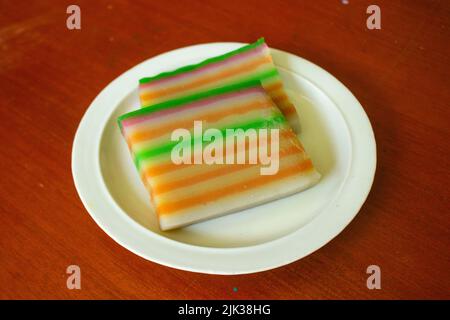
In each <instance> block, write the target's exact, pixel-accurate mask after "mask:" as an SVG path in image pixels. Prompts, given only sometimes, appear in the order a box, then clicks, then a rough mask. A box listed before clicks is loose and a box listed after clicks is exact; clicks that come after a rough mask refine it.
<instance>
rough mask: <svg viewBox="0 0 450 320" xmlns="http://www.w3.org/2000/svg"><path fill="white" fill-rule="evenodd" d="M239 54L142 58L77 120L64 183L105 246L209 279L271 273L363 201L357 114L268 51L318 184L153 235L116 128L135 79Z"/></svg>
mask: <svg viewBox="0 0 450 320" xmlns="http://www.w3.org/2000/svg"><path fill="white" fill-rule="evenodd" d="M242 45H244V44H243V43H211V44H202V45H195V46H191V47H186V48H181V49H177V50H174V51H170V52H167V53H164V54H162V55H159V56H157V57H154V58H151V59H149V60H147V61H145V62H143V63H141V64H139V65H137V66H135V67H134V68H132V69H130V70H128V71H127V72H125V73H124V74H122V75H121V76H120V77H118V78H117V79H115V80H114V81H113V82H111V83H110V84H109V85H108V86H107V87H106V88H105V89H103V91H102V92H100V94H99V95H98V96H97V97H96V98H95V100H94V101H93V102H92V104H91V105H90V106H89V108H88V110H87V111H86V114H85V115H84V117H83V119H82V120H81V123H80V125H79V127H78V130H77V133H76V135H75V140H74V143H73V150H72V174H73V178H74V181H75V186H76V188H77V190H78V193H79V195H80V198H81V200H82V202H83V204H84V206H85V207H86V209H87V211H88V212H89V213H90V215H91V216H92V218H93V219H94V220H95V222H96V223H97V224H98V225H99V226H100V227H101V228H102V229H103V230H104V231H105V232H106V233H107V234H108V235H109V236H111V238H113V239H114V240H115V241H117V242H118V243H119V244H120V245H122V246H123V247H125V248H127V249H128V250H130V251H132V252H134V253H135V254H137V255H139V256H141V257H143V258H145V259H148V260H151V261H154V262H157V263H160V264H163V265H166V266H170V267H174V268H178V269H183V270H189V271H196V272H203V273H213V274H243V273H251V272H258V271H263V270H268V269H271V268H275V267H279V266H282V265H285V264H288V263H290V262H293V261H295V260H298V259H300V258H302V257H304V256H306V255H308V254H310V253H312V252H314V251H315V250H317V249H319V248H320V247H322V246H323V245H325V244H326V243H327V242H328V241H330V240H331V239H333V238H334V237H335V236H336V235H337V234H339V233H340V232H341V231H342V230H343V229H344V228H345V227H346V226H347V225H348V223H350V221H351V220H352V219H353V218H354V216H355V215H356V214H357V213H358V211H359V209H360V208H361V206H362V204H363V203H364V201H365V199H366V197H367V194H368V193H369V190H370V188H371V185H372V182H373V178H374V174H375V167H376V147H375V139H374V135H373V131H372V128H371V125H370V122H369V120H368V118H367V116H366V114H365V112H364V110H363V108H362V106H361V105H360V104H359V102H358V101H357V100H356V98H355V97H354V96H353V95H352V93H351V92H350V91H349V90H348V89H347V88H346V87H345V86H344V85H343V84H342V83H340V82H339V81H338V80H337V79H336V78H334V77H333V76H332V75H330V74H329V73H328V72H326V71H325V70H323V69H321V68H320V67H318V66H316V65H314V64H313V63H311V62H309V61H307V60H305V59H302V58H300V57H297V56H295V55H292V54H290V53H287V52H283V51H280V50H275V49H271V51H272V55H273V58H274V61H275V64H276V65H277V67H278V69H279V71H280V73H281V77H282V78H283V80H284V84H285V87H286V89H287V92H288V94H289V95H290V97H291V98H292V100H293V102H294V104H296V106H297V108H298V112H299V114H300V122H301V127H302V132H301V134H300V135H299V136H300V139H301V141H302V142H303V144H304V146H305V149H306V151H307V152H308V153H309V155H310V156H311V158H312V160H313V162H314V164H315V166H316V168H317V170H318V171H319V172H320V173H321V174H322V179H321V180H320V182H319V183H318V184H317V185H316V186H314V187H312V188H310V189H308V190H306V191H304V192H301V193H298V194H296V195H293V196H290V197H287V198H284V199H281V200H277V201H273V202H270V203H268V204H265V205H260V206H257V207H254V208H251V209H248V210H244V211H240V212H238V213H234V214H230V215H227V216H224V217H221V218H217V219H212V220H209V221H206V222H202V223H198V224H195V225H192V226H189V227H185V228H182V229H178V230H174V231H168V232H163V231H161V230H159V228H158V224H157V221H156V216H155V214H154V213H153V212H152V210H151V208H150V201H149V197H148V195H147V193H146V190H145V188H144V186H143V184H142V183H141V181H140V180H139V176H138V174H137V172H136V169H135V167H134V165H133V162H132V160H131V156H130V155H129V152H128V148H127V145H126V143H125V141H124V139H123V138H122V137H121V135H120V131H119V128H118V126H117V121H116V119H117V117H118V116H119V115H121V114H123V113H126V112H128V111H130V110H133V109H137V108H139V99H138V92H137V86H138V80H139V79H140V78H142V77H145V76H150V75H154V74H157V73H160V72H162V71H167V70H171V69H174V68H178V67H180V66H183V65H186V64H192V63H196V62H199V61H201V60H204V59H206V58H209V57H211V56H215V55H219V54H222V53H224V52H228V51H231V50H234V49H236V48H238V47H240V46H242Z"/></svg>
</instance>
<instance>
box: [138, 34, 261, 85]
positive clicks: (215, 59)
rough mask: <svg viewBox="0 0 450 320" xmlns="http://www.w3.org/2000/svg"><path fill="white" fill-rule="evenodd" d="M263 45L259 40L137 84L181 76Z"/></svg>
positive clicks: (145, 79) (141, 80)
mask: <svg viewBox="0 0 450 320" xmlns="http://www.w3.org/2000/svg"><path fill="white" fill-rule="evenodd" d="M263 43H265V40H264V38H259V39H258V41H256V42H254V43H251V44H248V45H246V46H243V47H241V48H239V49H236V50H233V51H230V52H227V53H225V54H222V55H220V56H216V57H212V58H209V59H206V60H204V61H202V62H200V63H197V64H191V65H187V66H184V67H181V68H178V69H175V70H173V71H167V72H162V73H160V74H158V75H156V76H153V77H146V78H142V79H140V80H139V83H140V84H144V83H148V82H151V81H155V80H159V79H162V78H167V77H171V76H175V75H178V74H181V73H185V72H189V71H193V70H195V69H198V68H201V67H203V66H205V65H208V64H211V63H215V62H220V61H223V60H226V59H228V58H229V57H232V56H235V55H237V54H239V53H242V52H245V51H248V50H251V49H253V48H256V47H258V46H260V45H262V44H263Z"/></svg>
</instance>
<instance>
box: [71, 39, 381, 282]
mask: <svg viewBox="0 0 450 320" xmlns="http://www.w3.org/2000/svg"><path fill="white" fill-rule="evenodd" d="M242 45H245V43H240V42H213V43H205V44H197V45H192V46H187V47H183V48H178V49H175V50H171V51H168V52H165V53H161V54H159V55H157V56H154V57H151V58H149V59H147V60H145V61H143V62H141V63H139V64H137V65H136V66H134V67H132V68H131V69H129V70H127V71H125V72H124V73H122V74H121V75H120V76H118V77H117V78H115V79H114V80H113V81H112V82H111V83H109V84H108V85H107V86H106V87H105V88H103V90H102V91H101V92H100V93H99V94H98V95H97V96H96V97H95V98H94V100H93V101H92V102H91V104H90V105H89V107H88V109H87V110H86V112H85V113H84V115H83V117H82V119H81V121H80V123H79V125H78V128H77V131H76V134H75V137H74V141H73V145H72V157H71V160H72V162H71V169H72V176H73V179H74V184H75V187H76V189H77V193H78V195H79V197H80V199H81V201H82V203H83V205H84V207H85V208H86V210H87V211H88V213H89V215H90V216H91V217H92V219H93V220H94V221H95V222H96V223H97V225H99V226H100V228H101V229H102V230H103V231H104V232H105V233H106V234H107V235H108V236H110V237H111V238H112V239H113V240H114V241H116V242H117V243H119V244H120V245H121V246H123V247H124V248H126V249H127V250H129V251H131V252H133V253H135V254H136V255H138V256H140V257H142V258H144V259H146V260H150V261H153V262H156V263H159V264H162V265H165V266H168V267H172V268H176V269H181V270H186V271H192V272H201V273H208V274H247V273H254V272H261V271H265V270H269V269H273V268H277V267H281V266H283V265H286V264H289V263H291V262H294V261H296V260H299V259H301V258H303V257H305V256H307V255H309V254H311V253H312V252H314V251H316V250H318V249H320V248H321V247H322V246H324V245H326V244H327V243H328V242H329V241H331V240H332V239H334V238H335V237H336V236H337V235H338V234H339V233H341V232H342V231H343V230H344V229H345V228H346V227H347V225H348V224H349V223H350V222H351V221H352V220H353V219H354V217H355V216H356V215H357V214H358V212H359V210H360V209H361V207H362V205H363V204H364V202H365V201H366V199H367V196H368V194H369V192H370V189H371V186H372V184H373V180H374V176H375V171H376V162H377V159H376V153H377V152H376V141H375V136H374V133H373V129H372V126H371V124H370V120H369V118H368V117H367V114H366V113H365V111H364V109H363V107H362V106H361V104H360V103H359V101H358V100H357V99H356V97H355V96H354V95H353V93H352V92H351V91H350V90H349V89H348V88H347V87H346V86H345V85H344V84H343V83H341V82H340V81H339V80H338V79H336V78H335V77H334V76H333V75H331V74H330V73H329V72H327V71H326V70H324V69H322V68H321V67H319V66H317V65H316V64H314V63H312V62H310V61H308V60H306V59H304V58H301V57H299V56H297V55H294V54H292V53H289V52H286V51H282V50H278V49H274V48H271V52H272V54H273V55H274V56H280V55H284V56H286V57H288V58H289V59H293V61H296V64H300V65H303V67H305V68H304V70H307V71H303V70H302V73H301V74H298V75H300V76H302V77H304V78H305V79H307V80H308V81H310V82H311V83H312V84H314V85H315V86H316V87H318V88H319V89H320V90H321V91H322V92H323V93H324V94H326V95H327V97H328V98H329V99H330V100H331V101H333V102H334V104H335V105H336V106H337V107H338V108H339V103H338V102H336V101H335V99H336V97H334V99H333V97H331V96H330V94H329V90H324V88H323V87H322V86H324V85H325V86H326V83H329V82H331V83H332V84H333V85H334V87H335V88H337V89H336V90H337V91H341V93H345V98H347V99H349V100H351V101H352V102H353V103H352V105H353V109H354V110H350V111H348V112H351V111H353V115H350V116H352V118H354V117H356V118H359V120H360V122H359V129H360V130H364V131H366V133H367V134H368V136H367V135H366V138H367V137H368V138H369V139H368V141H365V147H366V149H369V151H371V152H369V153H370V154H371V155H372V156H371V157H370V156H369V157H368V159H367V160H368V161H367V160H366V161H365V162H366V170H365V171H366V173H367V174H366V177H365V178H366V179H365V180H363V181H360V182H359V183H360V184H361V183H363V184H364V188H359V189H358V191H359V198H358V199H357V201H355V198H353V197H352V199H351V200H352V201H350V203H353V208H352V209H351V210H347V211H348V212H352V213H351V214H348V213H347V214H345V215H343V216H344V217H345V219H343V216H341V217H340V218H341V219H340V221H339V225H337V226H334V227H333V228H331V230H330V226H328V229H327V230H326V231H327V232H326V235H327V236H324V234H325V233H323V234H322V235H321V236H317V234H316V236H315V242H314V244H313V245H309V247H308V248H307V249H306V248H305V247H303V248H302V250H299V251H295V250H291V252H292V251H295V254H292V253H291V254H286V253H283V252H282V250H281V252H280V250H277V249H276V248H279V247H285V245H288V244H289V243H291V241H299V240H302V238H304V237H305V235H308V230H309V229H311V228H312V226H313V225H314V224H317V221H318V218H319V217H320V216H323V215H322V214H318V215H317V216H315V217H314V218H313V219H312V220H311V221H309V222H308V223H307V224H306V225H305V226H303V227H302V228H300V229H298V230H296V231H294V232H292V233H290V234H287V235H285V236H282V237H280V238H277V239H274V240H271V241H268V242H264V243H261V244H256V245H250V246H245V247H235V248H217V247H214V248H213V247H203V246H195V245H193V244H188V243H183V242H180V241H176V240H173V239H169V238H166V237H164V236H162V235H159V234H156V233H154V232H152V231H151V230H148V229H147V228H145V227H144V226H142V225H140V224H139V223H138V222H136V221H135V220H134V219H132V218H131V217H130V216H128V215H127V214H126V213H125V212H123V210H122V208H120V206H119V205H118V204H117V203H116V202H115V201H114V199H113V198H112V195H111V194H110V193H109V191H108V190H107V187H106V186H105V184H104V183H103V182H101V183H100V190H97V191H101V193H102V195H103V196H106V198H107V199H108V204H109V205H110V206H111V207H112V208H114V210H116V211H119V212H120V213H121V216H120V218H121V219H119V220H122V221H121V222H126V223H128V224H129V226H130V227H131V228H133V230H134V232H135V233H132V234H126V233H125V234H124V232H123V231H124V230H123V229H121V228H123V225H120V224H119V222H120V221H119V220H117V218H119V217H116V220H115V221H107V220H108V219H105V217H104V215H102V213H101V210H105V209H106V208H104V205H105V203H104V204H103V205H102V204H98V203H96V204H95V205H94V204H93V203H92V202H91V201H90V200H91V198H90V195H89V191H88V190H91V189H92V188H91V187H92V186H91V187H89V181H87V180H89V179H87V177H86V175H83V173H82V171H80V170H81V168H82V167H83V165H85V164H86V162H85V161H87V159H86V157H88V156H89V154H86V150H87V149H89V150H95V149H96V150H97V152H94V154H95V155H96V157H97V161H95V160H94V162H95V164H93V163H91V165H93V168H94V169H95V173H94V174H95V177H96V180H95V181H97V182H98V181H100V180H102V175H101V168H100V160H99V158H100V157H99V154H98V152H100V148H99V147H100V142H101V136H102V133H103V130H104V126H105V125H106V123H107V122H108V121H109V119H110V117H111V114H108V115H107V116H106V117H103V118H104V119H103V120H102V119H98V120H102V121H103V123H102V125H101V126H98V125H97V126H98V127H100V128H101V130H98V132H97V135H98V136H97V137H94V139H92V137H87V136H86V132H85V131H84V130H86V129H85V128H86V127H87V126H88V125H89V124H91V122H92V121H95V120H96V118H97V117H98V115H97V114H98V112H99V111H100V110H101V109H102V105H103V102H105V101H108V100H121V99H122V98H123V95H120V94H118V93H117V92H115V91H114V89H115V87H117V86H119V87H120V86H127V87H130V86H133V85H134V86H136V78H137V77H136V75H137V74H139V70H140V69H141V68H142V66H144V64H150V63H152V62H153V63H154V64H156V63H158V61H159V60H168V59H170V58H171V57H172V56H177V55H179V54H180V53H183V54H186V53H187V52H190V51H192V52H195V51H198V50H200V51H203V50H205V49H206V50H207V49H208V48H209V49H211V48H212V47H218V46H219V47H220V46H223V47H224V48H227V49H228V50H233V48H232V47H238V46H242ZM216 49H217V48H216ZM275 60H276V59H275ZM281 67H284V68H285V67H286V66H281ZM288 70H289V71H291V72H294V73H296V72H295V71H293V70H291V69H288ZM304 72H305V73H308V72H313V73H315V74H316V76H317V75H320V76H321V77H322V78H323V79H322V80H324V82H323V83H322V82H321V83H317V81H314V80H313V79H311V77H308V76H307V75H305V73H304ZM313 78H314V77H313ZM130 80H132V81H130ZM325 80H326V81H325ZM111 92H112V94H111ZM114 92H115V93H114ZM127 92H128V91H127ZM103 100H105V101H103ZM109 103H112V102H109ZM112 104H113V103H112ZM355 107H356V109H355ZM95 111H97V114H96V113H95ZM339 111H340V113H341V115H342V116H343V117H344V120H345V122H346V125H347V127H348V129H349V131H350V133H351V127H350V123H349V121H348V119H347V118H346V117H345V116H346V115H347V116H349V114H348V113H347V112H343V110H342V109H341V108H340V110H339ZM352 121H354V120H352ZM361 136H363V135H361ZM353 138H354V137H353V135H352V134H351V135H350V139H351V146H352V148H351V154H352V156H351V158H350V159H351V161H352V164H351V165H350V167H349V170H351V169H352V167H353V164H354V161H353V160H354V159H353V156H354V144H355V142H354V139H353ZM358 140H359V139H358ZM360 153H361V152H360ZM367 169H368V170H367ZM347 174H349V172H347ZM89 177H90V178H92V175H89ZM348 178H349V177H348V175H347V176H346V178H345V181H344V183H343V185H342V186H341V188H342V189H344V188H345V186H346V185H347V184H348V183H347V180H348ZM355 178H356V177H353V179H355ZM356 179H357V178H356ZM361 189H362V190H361ZM342 193H343V190H340V192H339V194H338V198H339V197H342ZM333 202H334V201H330V202H329V203H328V204H327V206H326V207H325V208H324V209H323V210H322V212H324V211H328V210H330V209H329V206H331V205H332V204H333ZM341 210H342V209H341ZM127 237H129V239H127ZM149 237H150V240H153V241H155V242H154V243H153V246H152V243H151V242H142V240H143V239H147V240H148V238H149ZM294 239H296V240H294ZM310 240H311V239H310ZM318 240H320V241H318ZM142 244H145V245H146V246H147V248H150V247H151V249H152V250H150V252H151V254H149V250H143V248H142V247H140V245H142ZM156 245H163V246H167V247H166V248H169V249H170V252H168V253H167V252H161V250H159V251H158V249H160V248H158V247H157V246H156ZM291 245H292V243H291ZM297 249H298V248H297ZM274 250H275V252H280V253H279V254H278V256H277V258H276V259H274V257H273V256H271V259H259V260H257V261H255V260H254V258H253V260H251V259H249V257H248V255H252V256H254V255H255V254H256V256H258V255H259V257H261V256H263V255H266V254H267V253H272V254H273V252H274ZM145 251H146V252H145ZM186 253H187V255H188V256H190V257H192V256H193V255H194V256H195V257H194V258H193V259H186V257H184V258H183V257H178V259H177V258H176V254H181V255H183V254H186ZM174 254H175V257H174V256H173V255H174ZM211 255H214V258H216V259H218V261H220V262H221V263H223V264H222V265H218V263H217V262H215V261H216V260H215V259H212V257H211ZM196 258H197V260H196ZM226 259H231V260H233V261H235V262H236V260H237V261H241V265H240V266H237V265H236V263H234V264H230V263H228V264H227V263H226V262H227V261H226ZM239 259H240V260H239ZM186 260H187V261H186ZM212 260H214V263H212V262H211V261H212ZM269 260H270V262H269ZM198 261H200V263H199V262H198Z"/></svg>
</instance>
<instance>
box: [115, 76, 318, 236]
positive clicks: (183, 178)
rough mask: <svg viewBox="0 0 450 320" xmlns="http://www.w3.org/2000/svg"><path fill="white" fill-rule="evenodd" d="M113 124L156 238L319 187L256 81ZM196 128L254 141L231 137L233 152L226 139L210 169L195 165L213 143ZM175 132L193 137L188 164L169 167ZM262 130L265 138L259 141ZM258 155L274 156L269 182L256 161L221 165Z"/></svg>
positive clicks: (143, 111)
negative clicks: (152, 216) (154, 222)
mask: <svg viewBox="0 0 450 320" xmlns="http://www.w3.org/2000/svg"><path fill="white" fill-rule="evenodd" d="M118 122H119V126H120V128H121V132H122V134H123V136H124V137H125V139H126V141H127V143H128V146H129V148H130V151H131V154H132V157H133V160H134V162H135V165H136V167H137V169H138V171H139V173H140V176H141V178H142V180H143V182H144V184H145V186H146V187H147V190H148V192H149V194H150V198H151V204H152V207H153V209H154V211H155V212H156V213H157V216H158V220H159V224H160V227H161V229H162V230H169V229H174V228H178V227H182V226H185V225H189V224H192V223H195V222H198V221H202V220H205V219H209V218H213V217H217V216H220V215H224V214H227V213H231V212H235V211H238V210H241V209H245V208H249V207H253V206H256V205H259V204H262V203H265V202H268V201H272V200H275V199H278V198H281V197H284V196H287V195H290V194H293V193H296V192H299V191H302V190H304V189H306V188H308V187H310V186H312V185H314V184H315V183H316V182H317V181H318V180H319V179H320V174H319V173H318V172H317V171H316V170H315V168H314V166H313V164H312V162H311V159H310V158H309V157H308V155H307V154H306V152H305V150H304V148H303V146H302V144H301V143H300V141H299V140H298V138H297V136H296V134H295V133H294V132H293V130H292V129H291V128H290V126H289V124H288V123H287V121H286V119H285V117H284V116H283V115H282V114H281V113H280V110H279V109H278V108H277V107H276V105H275V104H274V102H273V100H272V99H271V97H270V96H269V95H268V94H267V93H266V91H265V89H264V88H263V87H262V86H261V83H260V82H259V81H256V82H255V81H250V82H243V83H238V84H233V85H230V86H225V87H220V88H215V89H212V90H207V91H204V92H197V93H195V94H194V95H191V96H184V97H182V98H179V99H174V100H170V101H165V102H162V103H159V104H155V105H153V106H151V107H147V108H142V109H139V110H136V111H133V112H130V113H128V114H125V115H123V116H121V117H119V120H118ZM196 123H197V124H198V123H201V125H202V129H203V130H208V129H213V128H214V130H216V131H215V132H216V134H217V133H223V132H228V131H227V129H228V130H230V129H233V130H237V129H241V133H240V134H242V132H249V130H253V131H254V132H257V133H258V134H257V135H256V136H253V137H252V136H250V135H249V136H245V134H244V138H243V139H239V134H238V135H236V136H234V137H233V136H232V137H231V140H232V141H233V142H236V143H235V144H234V145H233V144H230V145H228V142H229V141H230V137H229V136H226V138H225V140H224V141H225V142H224V143H223V145H220V144H218V145H219V146H220V147H219V149H215V153H216V154H215V155H214V156H215V160H216V161H213V162H210V163H206V160H204V161H203V162H201V161H200V162H197V163H195V160H196V159H198V158H202V156H203V157H204V156H205V153H206V151H207V149H208V148H209V147H210V146H211V145H212V143H213V142H212V141H216V140H217V139H216V138H217V137H216V138H215V139H214V140H213V139H209V140H208V142H206V140H207V139H206V138H205V135H203V136H196V135H195V130H196V127H195V126H196ZM179 129H182V130H183V132H184V133H185V134H192V136H190V137H191V138H190V140H189V141H188V143H187V144H186V145H185V146H189V147H193V148H192V149H193V151H192V153H190V154H188V156H187V157H185V158H186V159H188V162H190V163H181V164H177V163H176V161H174V157H173V155H174V150H175V148H177V146H179V144H178V141H173V140H174V139H173V134H174V132H175V131H176V130H179ZM263 129H264V130H265V131H264V132H270V134H268V135H266V136H264V135H262V134H261V133H262V132H263ZM238 131H239V130H238ZM205 133H206V131H205ZM273 133H276V134H273ZM241 138H242V136H241ZM237 141H240V142H237ZM199 142H202V144H201V148H200V149H199V148H198V143H199ZM218 145H217V144H216V145H215V146H216V147H217V146H218ZM264 148H265V150H263V149H264ZM269 149H270V150H269ZM218 150H219V151H220V153H221V156H219V157H218ZM222 151H223V152H222ZM254 151H255V152H254ZM256 151H258V152H256ZM259 152H261V153H259ZM264 152H266V154H269V153H270V154H271V155H272V156H273V155H274V154H275V153H276V155H277V157H278V159H279V160H278V162H277V168H276V169H277V170H276V171H274V172H272V173H270V174H263V170H264V168H265V169H267V162H266V163H263V161H262V160H261V158H258V160H257V161H256V162H253V163H250V162H249V161H246V162H245V163H236V161H235V162H234V163H233V162H228V161H227V159H225V158H226V157H228V156H230V155H231V157H230V158H234V159H235V160H236V159H238V158H239V157H240V159H247V160H248V159H250V157H251V155H254V154H259V155H261V154H263V153H264ZM220 157H222V158H221V159H220ZM220 160H223V161H220Z"/></svg>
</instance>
